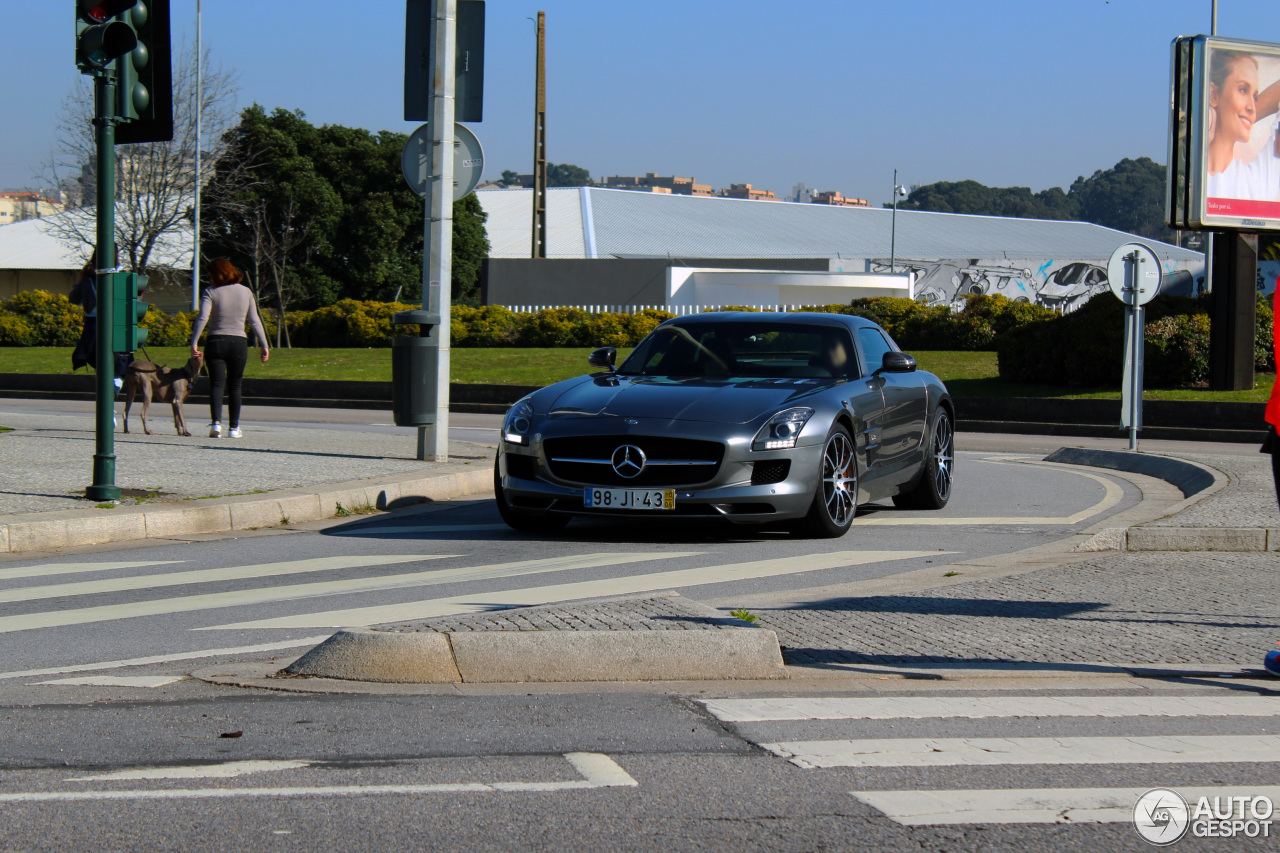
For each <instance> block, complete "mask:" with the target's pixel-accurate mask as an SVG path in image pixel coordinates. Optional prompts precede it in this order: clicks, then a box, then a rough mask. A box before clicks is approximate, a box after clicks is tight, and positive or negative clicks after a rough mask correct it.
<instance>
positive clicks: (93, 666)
mask: <svg viewBox="0 0 1280 853" xmlns="http://www.w3.org/2000/svg"><path fill="white" fill-rule="evenodd" d="M329 636H330V635H329V634H320V635H318V636H315V637H300V638H298V639H296V640H283V641H280V642H276V643H256V644H254V645H252V646H232V647H231V648H225V649H201V650H199V651H195V652H178V653H177V654H170V655H149V656H148V657H143V658H127V659H125V660H109V661H99V662H97V663H82V664H72V665H70V666H52V667H45V668H44V669H23V670H18V671H17V672H0V680H3V679H8V678H39V677H40V676H42V675H62V674H63V673H71V672H94V671H100V670H104V669H123V668H125V667H130V666H148V665H150V664H156V663H174V662H175V661H180V660H198V659H200V658H216V657H223V656H234V655H253V654H258V653H260V652H279V651H285V650H287V649H301V648H305V647H308V646H314V645H315V644H316V643H323V642H324V641H325V640H327V639H329Z"/></svg>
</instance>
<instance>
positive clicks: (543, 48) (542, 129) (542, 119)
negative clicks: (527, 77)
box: [532, 12, 547, 258]
mask: <svg viewBox="0 0 1280 853" xmlns="http://www.w3.org/2000/svg"><path fill="white" fill-rule="evenodd" d="M537 62H538V67H537V71H536V73H535V77H534V107H533V254H532V257H535V258H545V257H546V256H547V13H546V12H539V13H538V60H537Z"/></svg>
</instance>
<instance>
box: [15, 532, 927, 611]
mask: <svg viewBox="0 0 1280 853" xmlns="http://www.w3.org/2000/svg"><path fill="white" fill-rule="evenodd" d="M945 553H948V552H940V551H833V552H830V553H826V554H811V555H808V556H805V557H803V558H796V557H779V558H777V559H771V560H756V561H751V562H739V563H727V564H724V565H720V566H703V567H700V568H695V569H681V570H678V571H670V572H656V573H653V574H643V575H625V576H623V577H617V578H602V579H600V580H594V581H580V582H577V583H564V584H555V585H549V586H535V587H527V588H525V589H508V590H502V591H500V592H482V593H473V594H470V595H458V596H453V597H451V598H431V599H424V600H421V601H410V602H406V603H403V604H388V605H383V606H379V607H359V608H353V609H350V610H333V611H329V612H327V613H305V614H302V615H300V616H282V617H279V618H275V619H261V620H254V621H251V622H237V623H234V624H230V625H216V626H213V627H211V628H204V629H201V630H249V629H262V628H332V627H338V628H341V627H345V626H350V625H383V624H387V623H390V622H406V621H410V620H414V619H431V618H434V617H437V616H454V615H458V614H462V613H480V612H483V611H486V610H493V609H495V608H499V607H515V606H522V605H534V604H545V603H548V602H553V601H575V600H581V599H585V598H600V597H603V596H608V595H628V594H634V593H641V592H654V591H656V590H665V589H681V588H684V587H694V586H704V585H706V584H715V583H726V582H732V581H741V580H753V579H756V578H767V577H779V576H783V575H793V574H801V573H803V572H814V571H819V570H821V569H836V568H845V567H848V566H862V565H867V564H868V563H882V562H888V561H891V560H909V559H914V558H918V557H937V556H938V555H939V554H945ZM662 556H665V557H670V556H676V555H671V554H665V555H662ZM649 558H650V559H655V557H654V555H652V554H651V555H649ZM0 627H3V620H0Z"/></svg>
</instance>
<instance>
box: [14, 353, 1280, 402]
mask: <svg viewBox="0 0 1280 853" xmlns="http://www.w3.org/2000/svg"><path fill="white" fill-rule="evenodd" d="M588 352H590V350H589V349H576V348H565V349H538V348H528V349H515V348H511V349H471V348H463V349H455V350H452V352H451V357H452V360H453V381H454V382H480V383H489V384H498V385H549V384H551V383H552V382H558V381H560V380H561V379H568V378H569V377H571V376H580V375H582V374H584V373H588V372H590V370H591V368H590V367H589V366H588V365H587V353H588ZM629 352H630V350H619V351H618V360H619V361H621V360H622V359H623V358H625V357H626V356H627V354H628V353H629ZM253 354H254V351H253V350H250V359H249V369H248V370H247V371H246V375H247V376H250V377H262V378H278V379H354V380H368V381H383V382H387V381H390V380H391V352H390V350H389V349H294V350H289V349H277V350H272V353H271V360H270V361H269V362H267V363H266V364H262V363H261V362H259V361H256V360H255V359H254V358H253ZM913 355H914V356H915V357H916V359H917V361H918V362H919V363H920V367H921V368H922V369H923V370H930V371H932V372H934V373H936V374H937V375H938V376H939V377H940V378H941V379H942V380H943V381H944V382H946V383H947V387H948V388H949V389H950V391H951V393H952V394H953V395H955V396H957V397H1081V398H1115V399H1119V397H1120V390H1119V389H1118V388H1115V389H1111V388H1101V389H1098V388H1092V389H1091V388H1062V387H1059V386H1056V385H1024V384H1019V383H1015V382H1004V381H1002V380H1001V379H1000V377H999V375H998V374H997V371H996V354H995V353H993V352H927V351H926V352H916V353H913ZM151 356H152V358H154V359H156V360H157V361H159V362H160V363H161V364H167V365H171V366H173V365H180V364H182V363H183V362H184V361H185V360H186V350H184V349H181V348H177V347H172V348H170V347H156V348H153V349H152V350H151ZM70 372H71V348H70V347H0V373H70ZM1274 381H1275V376H1273V375H1259V376H1258V378H1257V384H1256V387H1255V388H1254V389H1253V390H1252V391H1204V390H1199V389H1195V388H1172V389H1147V391H1146V394H1145V395H1144V398H1145V399H1147V400H1212V401H1240V402H1256V403H1264V402H1266V401H1267V398H1268V397H1269V396H1270V393H1271V385H1272V383H1273V382H1274Z"/></svg>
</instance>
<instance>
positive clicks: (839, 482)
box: [822, 432, 858, 527]
mask: <svg viewBox="0 0 1280 853" xmlns="http://www.w3.org/2000/svg"><path fill="white" fill-rule="evenodd" d="M822 499H823V502H824V503H825V504H826V507H827V517H828V518H830V519H831V523H832V524H834V525H836V526H837V527H844V526H845V525H847V524H848V523H849V522H850V521H852V520H853V514H854V513H855V512H856V511H857V507H858V469H857V465H856V463H855V462H854V454H853V441H852V440H850V438H849V436H847V435H845V434H844V433H843V432H837V433H835V434H833V435H832V436H831V437H830V438H828V439H827V446H826V448H825V449H824V451H823V455H822Z"/></svg>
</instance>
